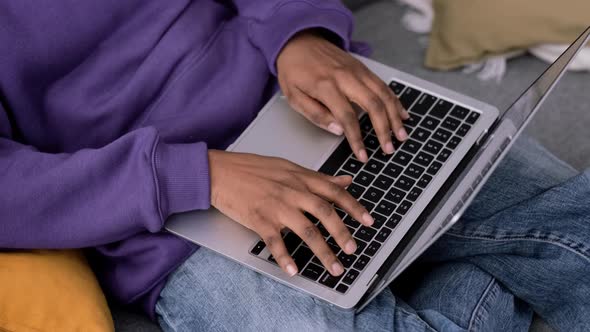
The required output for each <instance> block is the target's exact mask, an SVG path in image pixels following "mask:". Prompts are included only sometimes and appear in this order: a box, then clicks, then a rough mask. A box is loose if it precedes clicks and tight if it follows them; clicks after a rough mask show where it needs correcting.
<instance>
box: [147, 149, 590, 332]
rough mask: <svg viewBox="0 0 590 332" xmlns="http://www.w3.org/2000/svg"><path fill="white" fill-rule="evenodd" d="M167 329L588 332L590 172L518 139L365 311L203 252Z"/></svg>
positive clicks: (173, 284)
mask: <svg viewBox="0 0 590 332" xmlns="http://www.w3.org/2000/svg"><path fill="white" fill-rule="evenodd" d="M156 312H157V314H158V318H159V323H160V325H161V327H162V328H163V329H164V331H277V330H280V331H327V330H330V331H332V330H334V331H351V330H363V331H393V330H395V331H476V330H477V331H527V330H528V328H529V326H530V323H531V320H532V316H533V312H536V313H537V314H539V315H540V316H541V317H543V318H544V319H545V320H546V321H547V322H548V323H549V325H551V326H553V327H555V328H557V329H559V330H563V331H588V330H590V170H588V171H586V172H584V173H582V174H578V175H576V171H575V170H573V169H572V168H571V167H569V166H568V165H566V164H564V163H563V162H561V161H559V160H558V159H557V158H555V157H553V156H552V155H551V154H550V153H548V152H547V151H546V150H545V149H544V148H542V147H541V146H539V145H538V144H536V143H535V142H533V141H531V140H529V139H527V138H524V137H523V138H521V139H520V140H519V142H518V143H517V144H515V146H514V147H513V149H512V150H511V152H510V154H509V156H508V158H507V159H506V160H505V161H504V162H503V164H502V166H501V167H500V168H498V169H497V170H496V171H495V173H494V175H493V176H492V177H491V179H490V181H489V182H488V183H487V184H486V186H485V189H484V190H483V191H482V192H481V193H480V194H479V195H478V197H477V199H476V201H475V202H474V203H473V204H472V205H471V207H470V208H469V210H468V212H467V213H466V214H465V216H464V217H463V218H462V220H461V222H460V223H458V224H457V225H456V226H454V227H453V228H452V229H451V230H450V231H449V232H447V233H446V234H445V235H444V236H443V237H442V238H441V239H440V240H439V241H438V242H437V243H436V244H435V245H434V246H433V247H432V248H430V249H429V250H428V251H427V252H426V253H425V254H424V255H423V256H422V257H421V259H420V260H419V261H418V262H416V263H415V264H413V265H412V267H411V268H410V269H409V270H408V271H406V272H405V273H404V274H403V275H402V277H400V278H399V279H398V280H396V281H395V282H394V284H393V285H392V286H391V287H390V288H389V289H386V290H385V291H383V292H382V293H381V294H380V295H379V296H378V297H377V298H376V299H375V300H373V301H372V302H371V303H370V304H369V305H368V307H367V308H366V309H364V310H363V311H362V312H360V313H358V314H355V313H354V312H352V311H346V310H341V309H339V308H336V307H333V306H330V305H328V304H326V303H323V302H321V301H318V300H315V299H314V298H312V297H310V296H308V295H305V294H303V293H301V292H298V291H296V290H293V289H291V288H289V287H287V286H284V285H281V284H279V283H277V282H275V281H273V280H271V279H269V278H266V277H263V276H261V275H259V274H257V273H256V272H253V271H251V270H249V269H247V268H244V267H242V266H241V265H239V264H237V263H234V262H232V261H230V260H228V259H226V258H224V257H222V256H219V255H217V254H215V253H213V252H211V251H209V250H207V249H205V248H201V249H199V250H198V251H197V252H196V253H195V254H194V255H193V256H192V257H190V258H189V259H188V260H187V261H186V262H185V263H184V264H183V265H182V266H181V267H180V268H178V270H176V271H175V272H174V273H173V274H172V275H171V276H170V278H169V280H168V282H167V284H166V286H165V287H164V289H163V291H162V292H161V295H160V299H159V300H158V302H157V305H156Z"/></svg>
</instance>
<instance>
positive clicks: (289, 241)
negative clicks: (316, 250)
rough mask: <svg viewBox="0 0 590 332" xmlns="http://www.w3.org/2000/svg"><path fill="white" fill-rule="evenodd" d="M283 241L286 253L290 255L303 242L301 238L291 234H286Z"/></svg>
mask: <svg viewBox="0 0 590 332" xmlns="http://www.w3.org/2000/svg"><path fill="white" fill-rule="evenodd" d="M283 240H284V242H285V247H287V251H289V253H290V254H292V253H293V252H294V251H295V249H297V247H298V246H299V245H300V244H301V242H303V241H302V240H301V238H300V237H299V236H297V234H295V233H293V232H289V233H287V235H285V237H284V238H283Z"/></svg>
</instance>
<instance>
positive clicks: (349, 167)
mask: <svg viewBox="0 0 590 332" xmlns="http://www.w3.org/2000/svg"><path fill="white" fill-rule="evenodd" d="M361 168H363V163H361V162H360V161H358V160H355V159H348V160H347V161H346V163H345V164H344V166H342V169H344V170H345V171H347V172H350V173H351V174H356V173H358V172H359V171H360V170H361Z"/></svg>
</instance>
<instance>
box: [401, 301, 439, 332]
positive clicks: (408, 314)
mask: <svg viewBox="0 0 590 332" xmlns="http://www.w3.org/2000/svg"><path fill="white" fill-rule="evenodd" d="M395 310H399V311H401V312H403V313H404V314H405V315H406V316H410V317H412V316H416V317H417V318H418V321H419V322H420V323H422V325H424V326H425V327H426V328H427V329H428V330H429V331H432V332H437V331H436V330H435V329H434V328H433V327H432V326H430V324H428V323H427V322H425V321H424V320H423V319H422V318H421V317H420V316H419V315H418V314H416V313H413V312H409V311H408V310H406V309H404V308H402V307H398V306H396V307H395Z"/></svg>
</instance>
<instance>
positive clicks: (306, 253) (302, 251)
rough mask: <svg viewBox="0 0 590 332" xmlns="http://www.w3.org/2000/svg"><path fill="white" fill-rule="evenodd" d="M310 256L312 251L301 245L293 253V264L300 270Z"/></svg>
mask: <svg viewBox="0 0 590 332" xmlns="http://www.w3.org/2000/svg"><path fill="white" fill-rule="evenodd" d="M312 257H313V252H311V249H309V248H306V247H303V246H302V247H299V249H297V251H296V252H295V254H294V255H293V260H294V261H295V265H297V267H298V268H299V269H300V270H301V269H303V267H304V266H305V264H307V262H309V261H310V260H311V258H312Z"/></svg>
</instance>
